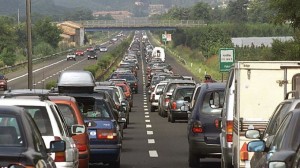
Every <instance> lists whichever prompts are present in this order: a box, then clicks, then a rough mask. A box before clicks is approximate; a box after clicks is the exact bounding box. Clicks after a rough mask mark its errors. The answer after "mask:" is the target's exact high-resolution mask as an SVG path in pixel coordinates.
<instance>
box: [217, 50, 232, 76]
mask: <svg viewBox="0 0 300 168" xmlns="http://www.w3.org/2000/svg"><path fill="white" fill-rule="evenodd" d="M219 56H220V59H219V61H220V72H228V71H229V70H230V68H231V66H232V64H233V63H234V60H235V51H234V48H221V49H220V50H219Z"/></svg>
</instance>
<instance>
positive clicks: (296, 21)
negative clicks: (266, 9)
mask: <svg viewBox="0 0 300 168" xmlns="http://www.w3.org/2000/svg"><path fill="white" fill-rule="evenodd" d="M269 2H270V7H271V9H272V10H273V12H274V14H273V19H272V21H273V22H274V23H275V24H285V23H287V22H290V24H291V26H292V27H293V28H294V29H300V15H299V8H300V1H298V0H280V1H279V0H269Z"/></svg>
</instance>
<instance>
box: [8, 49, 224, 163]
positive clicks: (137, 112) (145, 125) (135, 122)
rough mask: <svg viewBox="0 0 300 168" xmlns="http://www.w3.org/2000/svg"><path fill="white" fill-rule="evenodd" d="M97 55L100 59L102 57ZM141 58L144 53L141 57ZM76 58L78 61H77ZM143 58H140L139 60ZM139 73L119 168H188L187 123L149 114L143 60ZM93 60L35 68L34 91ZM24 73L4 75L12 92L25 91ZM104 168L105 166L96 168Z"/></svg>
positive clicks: (170, 60) (179, 70) (173, 62)
mask: <svg viewBox="0 0 300 168" xmlns="http://www.w3.org/2000/svg"><path fill="white" fill-rule="evenodd" d="M101 54H102V53H100V57H101ZM142 54H143V53H142ZM77 58H78V57H77ZM141 58H143V55H142V57H141ZM139 61H140V69H139V71H138V79H139V83H138V85H139V86H138V87H139V92H138V94H134V95H133V96H134V97H133V99H134V102H133V108H132V112H130V124H129V125H128V128H127V129H125V130H124V139H123V147H122V154H121V167H122V168H187V167H188V141H187V136H186V133H187V130H186V129H187V127H186V126H187V121H178V122H176V123H170V122H167V118H162V117H160V116H159V115H158V113H157V112H150V106H149V102H148V97H147V89H146V88H145V86H146V84H145V82H146V80H145V77H146V76H145V65H146V63H145V60H144V59H141V60H139ZM96 62H97V61H96V60H87V58H86V57H85V56H83V57H79V59H77V60H76V61H67V60H66V56H61V57H58V58H56V59H53V60H48V61H44V62H41V63H39V64H36V65H34V67H33V69H34V73H33V76H34V80H33V81H34V83H35V88H44V86H45V84H46V83H47V82H49V81H53V80H57V78H58V75H59V73H60V72H61V71H63V70H82V69H83V68H84V67H85V66H88V65H91V64H95V63H96ZM166 62H168V63H169V64H171V65H172V67H173V68H174V69H173V71H174V73H178V74H181V75H191V73H190V72H188V71H187V70H186V69H185V68H184V67H183V66H181V65H180V64H179V63H178V62H177V61H176V60H175V59H174V58H172V57H169V56H167V57H166ZM26 73H27V69H25V68H24V69H20V70H18V71H15V72H12V73H9V74H7V75H6V76H7V77H8V79H9V80H8V81H9V82H8V86H9V87H11V88H12V89H22V88H27V75H26ZM99 167H100V168H101V167H106V166H101V165H100V166H99ZM200 167H201V168H218V167H220V159H203V160H201V166H200Z"/></svg>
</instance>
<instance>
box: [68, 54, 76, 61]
mask: <svg viewBox="0 0 300 168" xmlns="http://www.w3.org/2000/svg"><path fill="white" fill-rule="evenodd" d="M69 60H74V61H76V55H75V53H69V54H67V61H69Z"/></svg>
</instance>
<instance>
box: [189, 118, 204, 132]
mask: <svg viewBox="0 0 300 168" xmlns="http://www.w3.org/2000/svg"><path fill="white" fill-rule="evenodd" d="M192 131H193V133H203V132H204V130H203V128H202V124H201V122H200V121H195V122H194V124H193V127H192Z"/></svg>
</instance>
